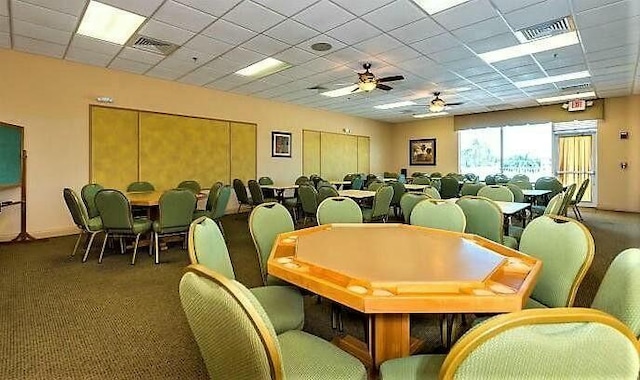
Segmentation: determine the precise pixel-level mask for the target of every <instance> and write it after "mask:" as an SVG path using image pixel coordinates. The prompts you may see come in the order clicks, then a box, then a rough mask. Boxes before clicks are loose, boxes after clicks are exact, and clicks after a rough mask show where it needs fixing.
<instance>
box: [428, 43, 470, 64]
mask: <svg viewBox="0 0 640 380" xmlns="http://www.w3.org/2000/svg"><path fill="white" fill-rule="evenodd" d="M429 58H431V59H433V60H434V61H436V62H438V63H441V64H444V63H447V62H452V61H457V60H460V59H467V58H475V54H473V53H472V52H470V51H469V50H468V49H467V48H464V47H460V46H457V47H454V48H452V49H447V50H441V51H437V52H435V53H430V54H429Z"/></svg>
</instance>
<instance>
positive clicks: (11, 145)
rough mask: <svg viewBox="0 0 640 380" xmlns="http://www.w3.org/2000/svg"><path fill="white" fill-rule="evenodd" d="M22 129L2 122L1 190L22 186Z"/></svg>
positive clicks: (0, 138)
mask: <svg viewBox="0 0 640 380" xmlns="http://www.w3.org/2000/svg"><path fill="white" fill-rule="evenodd" d="M22 134H23V130H22V127H18V126H17V125H11V124H7V123H3V122H0V188H2V187H15V186H20V185H21V184H22Z"/></svg>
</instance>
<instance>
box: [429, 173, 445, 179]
mask: <svg viewBox="0 0 640 380" xmlns="http://www.w3.org/2000/svg"><path fill="white" fill-rule="evenodd" d="M429 177H431V178H441V177H442V173H440V172H433V173H431V174H429Z"/></svg>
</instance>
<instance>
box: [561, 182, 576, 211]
mask: <svg viewBox="0 0 640 380" xmlns="http://www.w3.org/2000/svg"><path fill="white" fill-rule="evenodd" d="M575 192H576V184H575V183H572V184H571V185H569V186H567V190H565V192H564V197H563V198H562V204H561V205H560V211H559V212H558V215H563V216H567V209H568V208H569V203H570V202H571V200H572V199H573V193H575Z"/></svg>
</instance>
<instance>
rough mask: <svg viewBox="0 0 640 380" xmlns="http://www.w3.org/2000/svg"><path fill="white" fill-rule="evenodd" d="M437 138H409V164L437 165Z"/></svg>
mask: <svg viewBox="0 0 640 380" xmlns="http://www.w3.org/2000/svg"><path fill="white" fill-rule="evenodd" d="M435 164H436V139H419V140H409V165H431V166H433V165H435Z"/></svg>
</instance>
